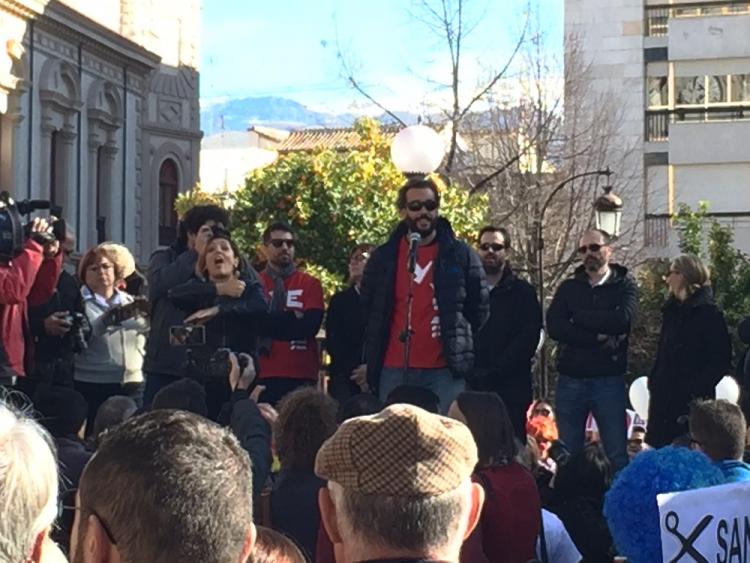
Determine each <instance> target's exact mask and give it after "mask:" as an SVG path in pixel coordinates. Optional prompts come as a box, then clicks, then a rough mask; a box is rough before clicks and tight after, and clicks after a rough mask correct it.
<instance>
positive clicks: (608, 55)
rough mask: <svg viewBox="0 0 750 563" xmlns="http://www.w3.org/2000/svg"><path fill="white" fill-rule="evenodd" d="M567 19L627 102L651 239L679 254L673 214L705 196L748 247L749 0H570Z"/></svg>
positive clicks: (599, 83) (627, 135)
mask: <svg viewBox="0 0 750 563" xmlns="http://www.w3.org/2000/svg"><path fill="white" fill-rule="evenodd" d="M565 27H566V37H567V39H566V43H567V45H566V50H570V49H571V48H572V46H573V44H574V43H575V44H576V45H577V48H578V49H579V52H580V53H581V56H582V57H583V58H584V59H585V61H586V62H587V63H588V64H589V65H590V66H589V67H588V70H587V72H588V73H589V74H590V76H589V77H588V78H587V79H589V80H590V81H591V86H592V88H591V93H592V94H596V95H604V96H611V97H612V99H613V100H614V101H615V103H616V104H617V105H618V106H620V107H621V108H622V110H623V111H622V116H623V121H622V128H621V136H620V139H619V142H620V143H621V144H622V147H623V150H624V147H626V146H627V147H629V149H631V150H632V156H631V157H630V158H629V160H628V166H627V167H628V168H629V170H627V171H623V172H625V173H626V174H629V175H631V176H633V177H637V178H640V183H641V184H642V186H643V190H642V199H641V200H640V201H635V200H632V199H631V201H627V202H626V205H627V206H628V207H629V208H630V209H631V211H632V210H634V209H638V215H639V217H638V218H639V219H642V229H641V230H640V232H641V234H642V236H643V242H644V243H645V245H646V247H647V248H649V249H651V250H652V252H653V253H654V254H664V255H667V254H672V253H674V252H675V251H676V238H677V237H676V233H675V232H674V229H673V225H672V222H671V219H670V218H671V216H672V215H673V214H674V213H675V212H676V211H677V209H678V206H679V205H680V204H681V203H684V204H687V205H689V206H691V207H696V206H697V205H698V202H700V201H707V202H709V211H710V214H711V215H712V216H714V217H715V218H717V219H718V220H719V221H721V222H722V223H725V224H728V225H731V226H732V227H733V228H734V230H735V240H736V244H737V246H738V247H739V248H740V249H741V250H743V251H745V252H748V253H750V1H730V0H722V1H716V0H712V1H706V0H704V1H695V0H693V1H690V0H681V1H680V2H679V3H678V2H667V1H666V0H566V2H565Z"/></svg>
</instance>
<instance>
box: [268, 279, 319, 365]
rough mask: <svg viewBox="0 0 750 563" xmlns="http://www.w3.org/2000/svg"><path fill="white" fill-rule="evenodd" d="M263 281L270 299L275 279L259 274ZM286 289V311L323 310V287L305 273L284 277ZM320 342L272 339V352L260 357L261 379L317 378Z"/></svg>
mask: <svg viewBox="0 0 750 563" xmlns="http://www.w3.org/2000/svg"><path fill="white" fill-rule="evenodd" d="M260 280H261V283H262V284H263V287H264V288H265V290H266V296H267V297H268V301H269V302H270V301H271V294H272V292H273V280H272V279H271V277H270V276H269V275H268V274H266V272H261V273H260ZM284 287H285V288H286V307H285V308H284V310H285V311H307V310H308V309H321V310H322V309H324V305H323V288H322V287H321V285H320V282H319V281H318V280H317V279H316V278H314V277H312V276H311V275H309V274H306V273H305V272H300V271H297V272H294V273H293V274H292V275H291V276H289V277H288V278H286V279H285V280H284ZM319 367H320V366H319V357H318V345H317V343H316V342H315V338H314V337H313V338H308V339H307V340H292V341H291V342H289V341H286V340H273V341H272V342H271V354H270V355H268V356H266V355H263V354H261V356H260V378H261V379H266V378H269V377H292V378H295V379H317V378H318V369H319Z"/></svg>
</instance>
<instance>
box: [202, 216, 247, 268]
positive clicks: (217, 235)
mask: <svg viewBox="0 0 750 563" xmlns="http://www.w3.org/2000/svg"><path fill="white" fill-rule="evenodd" d="M217 239H221V240H225V241H227V242H228V243H229V246H230V247H231V248H232V252H233V253H234V255H235V257H236V258H237V261H238V263H237V272H238V273H239V275H240V277H244V276H245V275H247V271H248V268H249V264H248V263H247V260H245V257H244V256H243V255H242V252H241V251H240V247H239V246H237V243H236V242H234V241H233V240H232V234H231V233H230V232H229V231H227V230H226V229H223V228H221V227H214V228H213V229H212V233H211V238H210V239H208V242H207V243H206V247H205V248H206V251H208V247H209V245H210V244H211V243H212V242H213V241H215V240H217ZM205 258H206V256H205V253H204V254H203V256H199V257H198V266H199V268H201V271H202V272H204V273H205V271H206V269H207V268H206V263H205Z"/></svg>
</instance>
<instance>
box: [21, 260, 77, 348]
mask: <svg viewBox="0 0 750 563" xmlns="http://www.w3.org/2000/svg"><path fill="white" fill-rule="evenodd" d="M60 311H68V312H69V313H73V312H77V313H83V298H82V297H81V286H80V284H79V283H78V281H77V280H76V278H74V277H73V276H72V275H71V274H69V273H68V272H66V271H65V270H62V271H61V272H60V277H59V278H58V280H57V287H56V288H55V293H53V294H52V298H51V299H50V300H49V301H47V302H46V303H44V304H43V305H37V306H35V307H29V325H30V326H31V334H32V335H33V336H34V359H35V361H36V362H37V363H49V362H54V361H56V360H63V361H70V362H72V361H73V356H74V352H73V347H74V340H73V334H72V332H68V333H67V334H66V335H65V336H62V337H61V336H50V335H49V334H47V332H46V331H45V330H44V319H46V318H47V317H49V316H50V315H51V314H53V313H58V312H60Z"/></svg>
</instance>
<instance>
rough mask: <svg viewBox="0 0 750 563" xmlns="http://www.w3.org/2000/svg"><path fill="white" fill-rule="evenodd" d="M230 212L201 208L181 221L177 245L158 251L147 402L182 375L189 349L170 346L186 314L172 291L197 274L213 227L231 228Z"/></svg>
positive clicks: (152, 269)
mask: <svg viewBox="0 0 750 563" xmlns="http://www.w3.org/2000/svg"><path fill="white" fill-rule="evenodd" d="M228 224H229V215H228V213H227V212H226V211H225V210H224V209H222V208H221V207H218V206H216V205H198V206H195V207H193V208H192V209H190V210H189V211H188V212H187V213H185V216H184V217H183V218H182V219H181V221H180V225H179V233H180V234H179V237H178V239H177V242H176V243H175V244H173V245H172V246H170V247H168V248H160V249H159V250H156V251H155V252H154V253H153V254H152V255H151V259H150V260H149V264H148V276H147V278H148V279H147V283H148V297H149V301H150V302H151V331H150V333H149V337H148V341H147V343H146V359H145V362H144V365H143V369H144V371H145V372H146V389H145V391H144V394H143V403H144V405H146V406H148V405H150V404H151V401H152V400H153V398H154V395H156V393H157V392H158V391H159V389H161V388H162V387H164V386H165V385H168V384H169V383H172V382H173V381H176V380H177V379H179V378H180V377H181V376H182V368H183V365H184V364H185V349H184V348H180V347H177V346H170V345H169V327H171V326H174V325H179V324H182V322H183V320H184V319H185V313H184V312H183V311H181V310H180V309H178V308H177V307H175V305H173V304H172V301H171V300H170V299H169V298H168V296H167V294H168V292H169V290H170V289H171V288H173V287H175V286H177V285H180V284H182V283H185V282H187V281H189V280H190V279H191V278H192V277H193V276H194V275H195V267H196V264H197V263H198V255H199V254H200V253H202V252H203V250H204V249H205V247H206V243H207V242H208V239H209V238H210V237H211V234H212V232H211V227H213V226H217V225H218V226H222V227H224V226H227V225H228Z"/></svg>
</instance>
